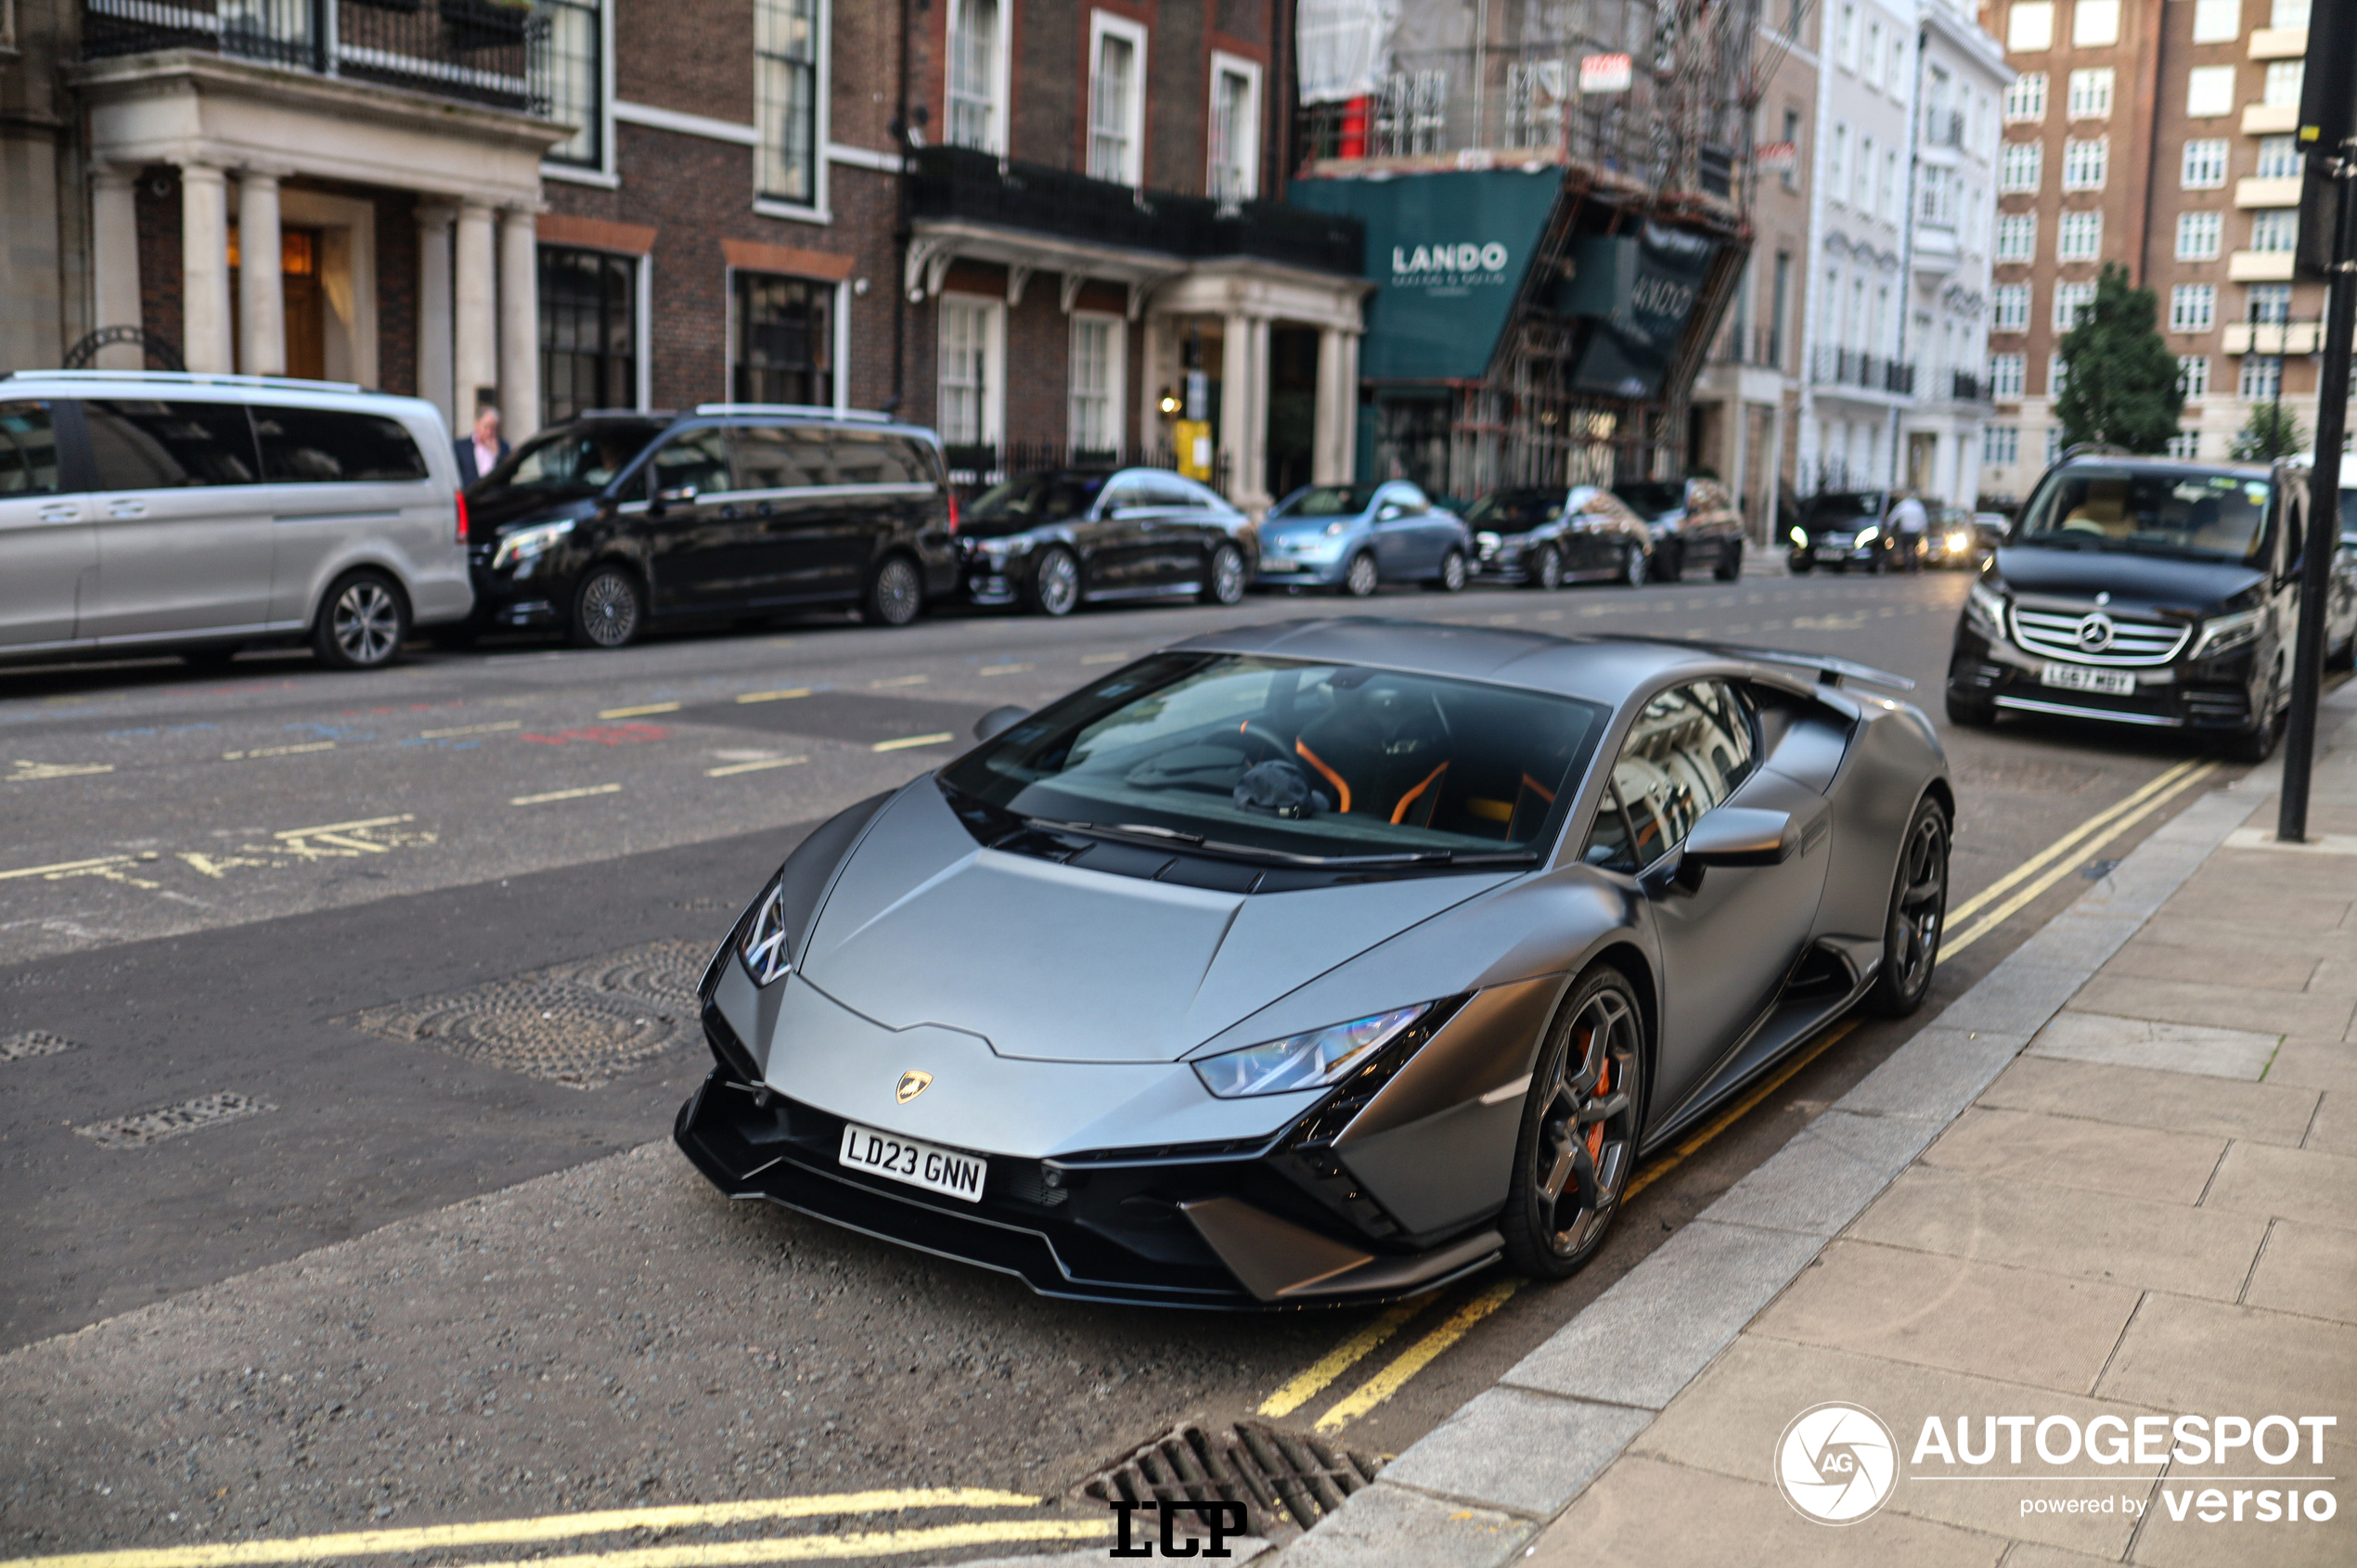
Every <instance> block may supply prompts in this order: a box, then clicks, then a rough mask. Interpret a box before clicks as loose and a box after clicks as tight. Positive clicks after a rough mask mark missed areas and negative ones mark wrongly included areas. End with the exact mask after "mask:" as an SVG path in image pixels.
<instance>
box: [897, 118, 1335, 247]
mask: <svg viewBox="0 0 2357 1568" xmlns="http://www.w3.org/2000/svg"><path fill="white" fill-rule="evenodd" d="M908 168H909V174H910V179H909V211H910V213H911V215H912V216H914V217H917V218H920V219H924V218H934V219H963V220H965V221H967V222H970V223H980V224H989V225H994V226H998V227H1001V228H1012V229H1023V230H1027V231H1029V232H1031V233H1034V234H1042V235H1052V236H1055V237H1056V238H1063V239H1077V240H1085V241H1088V242H1091V243H1094V244H1099V245H1114V246H1119V247H1121V248H1123V249H1126V250H1136V251H1159V252H1162V253H1164V254H1166V255H1173V256H1183V257H1189V258H1207V257H1213V256H1256V257H1259V258H1260V259H1262V260H1264V261H1271V262H1284V263H1291V264H1293V265H1295V266H1306V267H1313V268H1316V269H1318V270H1320V271H1323V272H1338V273H1345V274H1347V275H1349V276H1358V275H1359V271H1360V270H1361V267H1362V265H1363V263H1364V260H1365V253H1366V244H1367V236H1366V229H1365V227H1364V225H1361V224H1359V221H1358V220H1357V219H1355V218H1346V217H1342V216H1339V215H1336V214H1332V213H1326V212H1310V211H1308V210H1307V208H1301V207H1287V206H1283V205H1282V204H1281V203H1278V202H1274V201H1231V202H1221V201H1218V200H1216V199H1213V198H1211V197H1208V196H1180V195H1176V194H1174V193H1172V192H1168V191H1158V190H1138V189H1134V188H1132V187H1131V186H1126V185H1115V184H1114V183H1113V182H1112V181H1110V180H1092V179H1090V178H1089V177H1088V175H1086V174H1076V173H1075V172H1073V171H1072V170H1069V169H1053V168H1050V167H1048V166H1046V165H1044V164H1038V163H1023V162H1018V161H1014V160H1012V159H1006V158H1000V157H998V155H996V154H995V153H988V152H981V151H977V150H975V149H974V148H962V147H928V148H918V149H917V151H916V152H915V153H914V154H913V155H912V156H911V157H910V159H909V161H908Z"/></svg>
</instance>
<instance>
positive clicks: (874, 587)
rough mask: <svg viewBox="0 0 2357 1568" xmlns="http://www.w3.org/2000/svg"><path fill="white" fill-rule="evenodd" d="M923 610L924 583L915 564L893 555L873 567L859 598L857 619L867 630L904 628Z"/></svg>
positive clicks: (903, 557) (902, 556)
mask: <svg viewBox="0 0 2357 1568" xmlns="http://www.w3.org/2000/svg"><path fill="white" fill-rule="evenodd" d="M924 607H925V580H924V577H923V575H922V574H921V573H920V572H918V571H917V563H916V562H915V561H913V560H910V559H908V557H907V556H904V555H900V554H897V553H895V554H893V555H888V556H886V557H884V558H883V559H882V560H881V561H879V562H877V563H876V572H875V575H874V576H872V577H870V578H869V579H868V591H867V592H866V593H865V594H862V595H861V596H860V598H859V618H860V619H861V620H863V621H865V622H867V623H868V624H869V625H871V626H905V625H907V624H908V623H909V622H911V621H914V620H915V619H916V618H917V612H918V611H920V610H922V609H924Z"/></svg>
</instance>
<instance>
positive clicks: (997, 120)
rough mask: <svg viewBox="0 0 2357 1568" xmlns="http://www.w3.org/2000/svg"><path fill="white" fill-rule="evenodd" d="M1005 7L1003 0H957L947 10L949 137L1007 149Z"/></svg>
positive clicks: (973, 144) (951, 140) (987, 149)
mask: <svg viewBox="0 0 2357 1568" xmlns="http://www.w3.org/2000/svg"><path fill="white" fill-rule="evenodd" d="M1006 18H1007V13H1006V10H1005V9H1004V7H1003V6H1001V5H1000V3H999V0H956V4H955V5H953V6H951V7H950V11H949V94H948V96H949V125H948V132H949V143H950V145H951V146H952V147H970V148H978V149H979V150H981V151H984V152H1004V151H1006V150H1007V136H1006V131H1007V120H1006V111H1005V107H1004V106H1005V98H1006V80H1005V76H1004V74H1003V70H1004V67H1005V65H1006V60H1007V48H1006V39H1005V36H1004V34H1003V33H1002V32H1001V31H1000V30H1001V29H1002V28H1003V27H1004V26H1005V25H1006Z"/></svg>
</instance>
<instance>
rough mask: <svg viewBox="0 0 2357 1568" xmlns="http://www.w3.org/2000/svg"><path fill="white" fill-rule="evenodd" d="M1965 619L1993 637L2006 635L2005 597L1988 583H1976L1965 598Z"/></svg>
mask: <svg viewBox="0 0 2357 1568" xmlns="http://www.w3.org/2000/svg"><path fill="white" fill-rule="evenodd" d="M1964 619H1965V620H1966V621H1969V622H1970V623H1972V624H1973V626H1974V627H1975V628H1976V629H1977V630H1978V631H1980V632H1981V633H1983V634H1985V635H1986V636H1992V637H2002V636H2004V635H2005V596H2004V595H2003V594H2002V593H1999V592H1998V591H1997V590H1996V589H1995V588H1993V587H1991V586H1990V585H1988V584H1986V583H1975V584H1974V585H1972V592H1970V593H1968V594H1966V595H1965V596H1964Z"/></svg>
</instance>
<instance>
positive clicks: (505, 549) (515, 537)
mask: <svg viewBox="0 0 2357 1568" xmlns="http://www.w3.org/2000/svg"><path fill="white" fill-rule="evenodd" d="M572 532H573V520H572V519H571V518H567V519H566V520H565V521H562V522H543V523H538V524H535V526H533V527H531V528H519V529H517V530H516V531H515V532H514V533H510V534H509V535H508V536H507V537H506V538H504V539H502V540H500V541H499V547H498V548H497V549H496V550H494V551H492V552H491V567H492V570H493V571H495V572H496V571H499V570H501V569H503V568H505V567H510V566H521V565H522V564H523V563H524V562H525V561H528V560H536V559H539V558H540V557H542V556H545V555H547V553H548V552H549V551H550V550H553V549H555V548H556V547H557V541H558V540H560V539H562V538H563V537H564V536H565V535H566V534H568V533H572Z"/></svg>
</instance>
